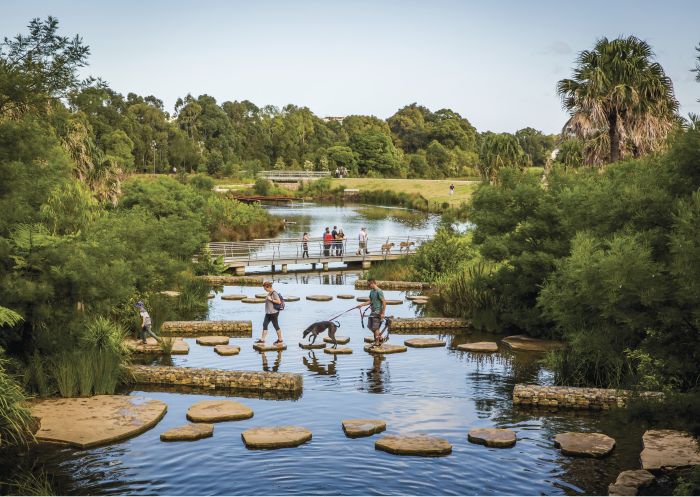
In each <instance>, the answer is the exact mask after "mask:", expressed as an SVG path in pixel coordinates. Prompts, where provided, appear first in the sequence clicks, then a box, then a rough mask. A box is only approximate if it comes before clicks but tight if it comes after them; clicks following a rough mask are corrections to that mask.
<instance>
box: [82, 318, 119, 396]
mask: <svg viewBox="0 0 700 497" xmlns="http://www.w3.org/2000/svg"><path fill="white" fill-rule="evenodd" d="M124 338H126V333H125V331H124V329H123V328H122V327H121V326H120V325H119V324H117V323H115V322H113V321H110V320H109V319H106V318H103V317H97V318H94V319H93V320H92V321H91V322H89V323H88V325H87V326H86V328H85V332H84V334H83V337H82V343H81V345H82V348H83V353H84V354H85V357H86V359H88V360H90V361H91V362H92V366H93V375H94V387H93V391H94V393H95V395H101V394H113V393H114V391H115V390H116V388H117V385H118V384H119V379H120V377H121V367H122V364H124V363H125V362H127V361H128V360H129V352H128V351H127V349H126V347H125V346H124Z"/></svg>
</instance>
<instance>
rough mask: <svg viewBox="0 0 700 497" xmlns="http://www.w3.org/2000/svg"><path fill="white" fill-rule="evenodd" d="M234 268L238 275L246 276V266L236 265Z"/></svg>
mask: <svg viewBox="0 0 700 497" xmlns="http://www.w3.org/2000/svg"><path fill="white" fill-rule="evenodd" d="M233 269H234V270H235V271H236V276H244V275H245V266H236V267H235V268H233Z"/></svg>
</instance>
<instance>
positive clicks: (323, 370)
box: [301, 350, 336, 376]
mask: <svg viewBox="0 0 700 497" xmlns="http://www.w3.org/2000/svg"><path fill="white" fill-rule="evenodd" d="M301 360H302V362H303V363H304V366H306V368H307V369H308V370H309V371H311V372H312V373H316V374H318V375H322V376H335V374H336V359H335V356H334V358H333V360H332V361H331V362H330V363H328V365H324V364H321V363H320V362H318V358H317V357H316V354H315V353H314V351H313V350H310V351H309V353H308V354H307V355H306V356H305V357H302V359H301Z"/></svg>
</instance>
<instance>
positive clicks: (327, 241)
mask: <svg viewBox="0 0 700 497" xmlns="http://www.w3.org/2000/svg"><path fill="white" fill-rule="evenodd" d="M332 244H333V235H331V230H330V228H329V227H328V226H326V232H325V233H324V234H323V255H325V256H326V257H328V256H329V255H330V252H331V245H332Z"/></svg>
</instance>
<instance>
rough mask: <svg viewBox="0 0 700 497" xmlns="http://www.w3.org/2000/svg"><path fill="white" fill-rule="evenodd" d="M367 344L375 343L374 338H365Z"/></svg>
mask: <svg viewBox="0 0 700 497" xmlns="http://www.w3.org/2000/svg"><path fill="white" fill-rule="evenodd" d="M365 343H374V337H365Z"/></svg>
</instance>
